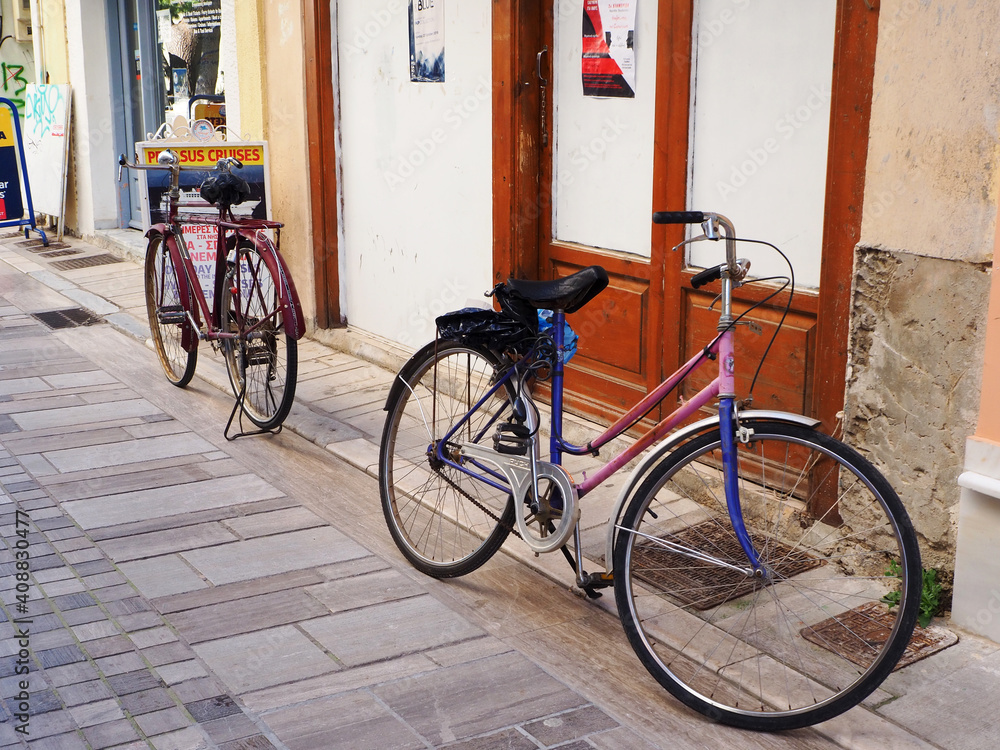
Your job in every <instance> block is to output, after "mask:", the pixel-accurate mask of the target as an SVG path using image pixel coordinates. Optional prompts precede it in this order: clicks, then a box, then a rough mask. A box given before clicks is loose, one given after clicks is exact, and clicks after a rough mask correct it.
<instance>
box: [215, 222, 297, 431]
mask: <svg viewBox="0 0 1000 750" xmlns="http://www.w3.org/2000/svg"><path fill="white" fill-rule="evenodd" d="M279 284H280V280H279V279H277V278H275V276H274V275H273V274H272V273H271V269H270V268H269V267H268V265H267V263H265V262H264V258H263V257H262V255H261V253H260V251H259V250H258V248H257V247H256V246H255V245H254V244H253V243H251V242H247V241H245V240H241V241H240V242H239V243H238V246H237V253H236V259H235V260H234V261H233V263H232V264H231V265H230V267H229V270H228V272H227V276H226V283H225V284H224V285H223V290H222V330H223V331H227V332H229V333H236V334H239V335H238V336H237V337H236V338H232V339H227V340H226V341H225V343H224V345H223V347H222V351H223V355H224V356H225V360H226V368H227V369H228V371H229V382H230V383H231V384H232V387H233V392H234V393H235V394H236V397H237V398H239V397H240V395H241V394H242V397H243V403H242V408H243V413H244V414H246V415H247V416H248V417H249V418H250V421H251V422H253V423H254V424H255V425H257V426H258V427H259V428H261V429H262V430H273V429H275V428H276V427H278V425H280V424H281V423H282V422H283V421H284V420H285V417H286V416H288V412H289V410H290V409H291V408H292V401H293V400H294V398H295V380H296V377H297V375H298V346H297V343H296V341H295V339H293V338H291V337H290V336H288V333H287V331H286V329H285V323H284V318H283V316H282V311H281V294H280V291H281V288H280V286H279Z"/></svg>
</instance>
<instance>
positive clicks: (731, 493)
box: [719, 279, 768, 578]
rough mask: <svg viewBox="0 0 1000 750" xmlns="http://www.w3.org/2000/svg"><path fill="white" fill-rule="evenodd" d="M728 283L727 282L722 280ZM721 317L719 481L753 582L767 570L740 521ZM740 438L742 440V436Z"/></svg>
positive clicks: (728, 361) (730, 378)
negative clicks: (720, 471) (720, 466)
mask: <svg viewBox="0 0 1000 750" xmlns="http://www.w3.org/2000/svg"><path fill="white" fill-rule="evenodd" d="M724 281H727V279H724ZM727 317H728V316H727V315H726V311H724V313H723V322H720V323H719V327H720V328H722V327H723V325H725V326H726V327H725V330H723V333H722V336H721V337H720V339H719V434H720V436H721V439H722V479H723V486H724V488H725V494H726V510H727V511H728V512H729V522H730V523H731V524H732V526H733V532H734V533H735V534H736V539H737V540H738V541H739V543H740V547H741V548H742V549H743V553H744V554H745V555H746V556H747V561H748V562H749V563H750V567H751V569H752V570H753V576H754V577H755V578H766V577H767V576H768V572H767V570H766V569H765V568H764V567H763V566H762V565H761V562H760V557H759V556H758V555H757V550H756V549H754V546H753V540H752V539H751V538H750V532H749V531H747V526H746V523H745V522H744V520H743V507H742V505H741V503H740V486H739V464H740V459H739V453H738V452H737V438H736V434H737V430H738V429H739V424H738V422H737V419H736V406H735V399H736V393H735V391H736V355H735V353H734V351H733V330H732V327H731V325H730V324H729V322H728V321H727V320H726V318H727ZM741 437H742V436H741Z"/></svg>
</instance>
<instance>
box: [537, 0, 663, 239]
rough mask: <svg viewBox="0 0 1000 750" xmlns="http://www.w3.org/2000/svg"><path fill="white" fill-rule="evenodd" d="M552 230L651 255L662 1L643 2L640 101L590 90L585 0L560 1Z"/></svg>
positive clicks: (638, 42)
mask: <svg viewBox="0 0 1000 750" xmlns="http://www.w3.org/2000/svg"><path fill="white" fill-rule="evenodd" d="M555 7H556V24H555V54H554V58H553V63H554V66H553V69H554V71H555V81H554V82H553V86H554V90H553V99H554V104H555V110H554V112H553V115H554V128H553V129H554V131H555V144H554V149H553V151H554V155H553V159H554V161H553V175H554V177H553V188H552V190H553V221H552V225H553V227H554V230H553V234H554V235H555V238H556V239H559V240H564V241H566V242H579V243H581V244H584V245H590V246H593V247H600V248H607V249H609V250H621V251H624V252H629V253H636V254H638V255H643V256H645V257H647V258H648V257H649V255H650V233H651V230H652V224H651V220H650V217H651V216H652V200H653V133H654V116H655V105H656V97H655V94H656V91H655V88H656V10H657V9H656V1H655V0H638V5H637V7H636V30H635V48H636V92H635V98H634V99H598V98H593V97H584V96H583V81H582V73H581V67H580V65H581V64H580V56H581V54H582V46H583V42H582V29H583V0H556V6H555Z"/></svg>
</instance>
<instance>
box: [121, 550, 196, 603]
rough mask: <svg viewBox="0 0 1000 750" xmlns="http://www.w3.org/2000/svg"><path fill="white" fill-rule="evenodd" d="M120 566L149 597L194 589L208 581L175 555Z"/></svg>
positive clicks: (143, 593) (153, 597)
mask: <svg viewBox="0 0 1000 750" xmlns="http://www.w3.org/2000/svg"><path fill="white" fill-rule="evenodd" d="M120 568H121V571H122V572H123V573H124V574H125V575H126V576H128V579H129V580H130V581H131V582H132V583H133V585H135V587H136V588H137V589H139V591H140V592H141V593H142V595H143V596H146V597H149V598H150V599H155V598H156V597H160V596H170V595H171V594H180V593H182V592H186V591H195V590H196V589H203V588H206V587H207V586H208V583H206V582H205V580H204V579H203V578H202V577H201V576H200V575H199V574H198V573H197V572H196V571H194V570H192V569H191V566H190V565H188V564H187V563H186V562H185V561H184V560H182V559H181V558H180V557H178V556H177V555H164V556H161V557H153V558H150V559H147V560H136V561H135V562H125V563H122V564H121V566H120Z"/></svg>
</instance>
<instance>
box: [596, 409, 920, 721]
mask: <svg viewBox="0 0 1000 750" xmlns="http://www.w3.org/2000/svg"><path fill="white" fill-rule="evenodd" d="M751 429H752V435H751V437H750V439H749V441H748V442H747V443H741V442H739V441H737V452H738V454H739V464H738V465H739V469H738V472H739V495H740V503H741V505H742V515H743V520H744V522H745V524H746V527H747V530H748V531H749V534H750V538H751V539H752V542H753V547H754V549H755V551H756V553H757V555H758V556H759V561H760V563H761V567H762V569H763V571H764V572H763V575H759V574H758V575H754V574H753V572H752V571H751V570H750V564H749V562H748V558H747V556H746V554H745V553H744V552H743V550H742V548H741V547H740V544H739V542H738V540H737V537H736V534H735V533H734V531H733V526H732V524H731V522H730V520H729V515H728V513H727V510H726V507H727V506H726V498H725V494H724V489H723V483H722V472H721V465H722V451H721V447H720V444H721V441H720V434H719V431H718V430H715V431H713V432H711V433H708V434H706V435H703V436H701V437H699V438H696V439H694V440H692V441H691V442H690V443H688V444H686V445H684V446H682V447H681V448H679V449H678V450H677V451H675V452H674V453H672V454H670V455H669V456H668V457H667V458H666V459H665V460H664V461H663V462H662V463H661V464H659V465H658V466H657V467H655V468H654V469H652V470H651V473H650V476H649V477H648V478H647V479H646V481H645V482H644V483H643V485H642V486H641V487H640V488H639V490H638V491H637V493H636V495H635V497H634V499H633V500H632V502H631V503H630V505H629V507H628V509H627V511H626V513H625V515H624V516H623V519H622V523H621V526H620V527H619V530H618V532H617V536H616V540H615V548H614V574H615V575H614V578H615V598H616V602H617V604H618V612H619V614H620V616H621V618H622V623H623V625H624V627H625V632H626V633H627V634H628V638H629V641H630V642H631V644H632V647H633V649H634V650H635V652H636V654H637V655H638V656H639V659H640V660H641V661H642V663H643V665H644V666H645V667H646V669H647V670H648V671H649V672H650V674H652V675H653V677H655V678H656V679H657V681H658V682H659V683H660V684H661V685H662V686H663V687H665V688H666V689H667V690H668V691H670V693H672V694H673V695H674V696H675V697H676V698H678V699H679V700H681V701H682V702H684V703H685V704H686V705H688V706H690V707H691V708H694V709H695V710H697V711H699V712H701V713H702V714H704V715H706V716H708V717H709V718H711V719H713V720H715V721H720V722H723V723H726V724H730V725H733V726H737V727H741V728H744V729H754V730H768V731H774V730H782V729H793V728H797V727H802V726H807V725H810V724H815V723H817V722H820V721H825V720H826V719H829V718H832V717H833V716H836V715H837V714H839V713H841V712H843V711H846V710H847V709H849V708H851V707H852V706H854V705H856V704H858V703H859V702H861V701H862V700H864V699H865V698H866V697H867V696H868V695H869V694H871V692H872V691H873V690H875V688H876V687H877V686H878V685H879V684H880V683H881V682H882V681H883V680H884V679H885V678H886V677H887V676H888V674H889V673H890V671H891V670H892V669H893V667H894V666H895V665H896V663H897V661H898V659H899V658H900V656H901V655H902V654H903V652H904V650H905V648H906V645H907V643H908V642H909V638H910V635H911V633H912V631H913V626H914V622H915V621H916V616H917V609H918V606H919V601H920V585H921V584H920V582H921V573H920V557H919V552H918V548H917V541H916V536H915V534H914V532H913V527H912V525H911V523H910V521H909V518H908V517H907V515H906V512H905V510H904V509H903V506H902V503H901V502H900V501H899V498H898V497H897V496H896V493H895V492H894V491H893V490H892V488H891V487H890V486H889V484H888V482H886V480H885V479H884V478H883V477H882V475H881V474H879V473H878V471H877V470H876V469H875V468H874V467H873V466H872V465H871V464H870V463H869V462H868V461H866V460H865V459H864V458H863V457H862V456H861V455H860V454H858V453H857V452H856V451H854V450H853V449H851V448H850V447H848V446H846V445H844V444H843V443H841V442H839V441H837V440H834V439H833V438H830V437H828V436H826V435H823V434H821V433H818V432H815V431H813V430H810V429H806V428H804V427H800V426H797V425H788V424H784V423H777V422H762V423H756V424H752V426H751ZM897 602H898V603H897ZM890 603H892V604H894V605H895V606H890Z"/></svg>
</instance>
